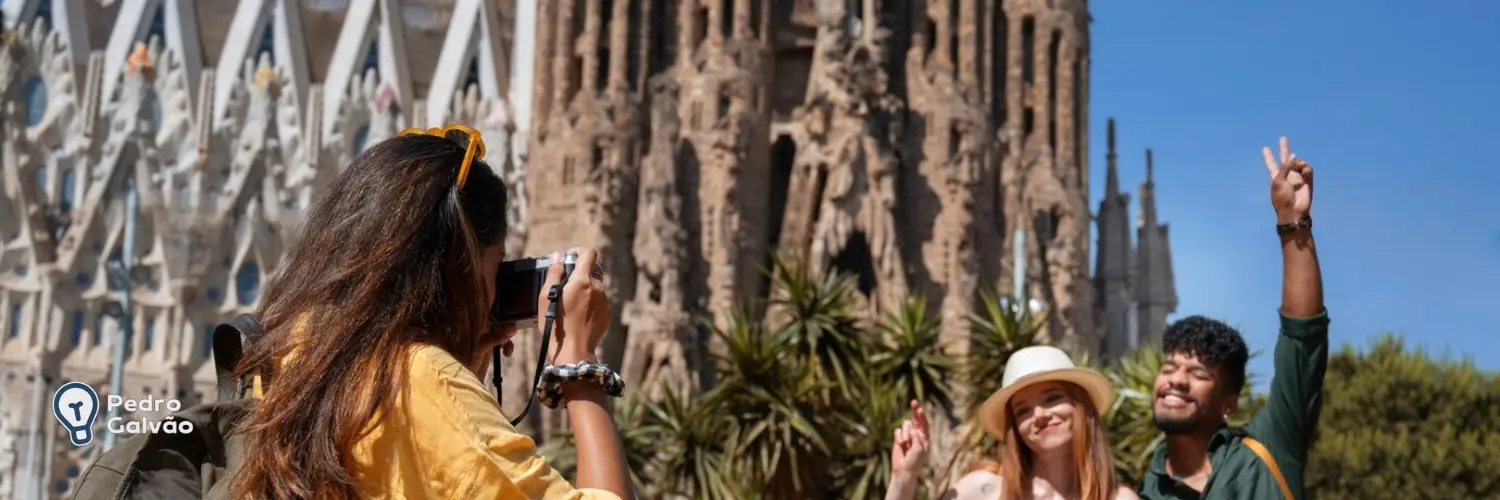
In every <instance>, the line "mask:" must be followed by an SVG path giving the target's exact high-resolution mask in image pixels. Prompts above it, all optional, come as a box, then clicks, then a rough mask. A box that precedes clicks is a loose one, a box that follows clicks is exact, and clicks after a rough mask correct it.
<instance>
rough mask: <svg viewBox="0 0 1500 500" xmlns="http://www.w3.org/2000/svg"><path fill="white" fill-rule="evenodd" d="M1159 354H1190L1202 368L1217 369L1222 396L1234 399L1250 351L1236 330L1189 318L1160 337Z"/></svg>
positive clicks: (1201, 317) (1219, 324)
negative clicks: (1199, 362)
mask: <svg viewBox="0 0 1500 500" xmlns="http://www.w3.org/2000/svg"><path fill="white" fill-rule="evenodd" d="M1161 348H1162V352H1165V353H1174V352H1180V353H1184V354H1192V355H1194V356H1197V357H1198V359H1199V360H1200V361H1202V362H1203V364H1205V365H1208V366H1210V367H1214V366H1217V367H1218V369H1219V376H1220V377H1221V379H1220V382H1222V383H1223V384H1224V385H1223V386H1221V389H1224V394H1229V395H1236V394H1239V393H1240V389H1243V388H1244V387H1245V363H1247V362H1249V361H1250V349H1249V348H1248V347H1245V339H1244V337H1241V336H1240V332H1239V330H1235V329H1234V327H1232V326H1229V325H1227V324H1224V322H1223V321H1219V320H1216V319H1209V318H1205V317H1203V316H1188V317H1186V318H1182V319H1180V320H1177V321H1176V322H1174V323H1172V324H1171V325H1170V326H1168V327H1167V331H1166V332H1165V333H1163V334H1162V336H1161Z"/></svg>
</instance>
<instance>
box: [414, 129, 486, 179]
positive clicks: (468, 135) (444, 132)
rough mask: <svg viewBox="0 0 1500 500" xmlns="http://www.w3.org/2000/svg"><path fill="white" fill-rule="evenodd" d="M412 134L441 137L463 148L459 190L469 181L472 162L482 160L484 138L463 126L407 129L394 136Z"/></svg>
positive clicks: (459, 169) (477, 132) (459, 170)
mask: <svg viewBox="0 0 1500 500" xmlns="http://www.w3.org/2000/svg"><path fill="white" fill-rule="evenodd" d="M454 132H457V133H459V134H463V135H462V136H461V137H463V138H464V139H465V140H459V139H455V138H454V137H453V135H452V134H453V133H454ZM413 134H416V135H431V136H436V137H442V138H444V139H448V140H450V141H453V142H456V143H458V144H459V145H460V146H463V147H464V163H463V165H461V166H459V167H458V188H459V189H463V188H464V183H465V182H467V181H468V180H469V167H472V166H474V160H483V159H484V137H483V136H481V135H480V134H479V131H478V130H474V129H472V128H469V127H466V126H463V125H458V124H449V125H448V126H446V127H443V128H437V127H433V128H429V129H420V128H409V129H406V130H402V131H401V133H399V134H396V135H397V136H403V135H413Z"/></svg>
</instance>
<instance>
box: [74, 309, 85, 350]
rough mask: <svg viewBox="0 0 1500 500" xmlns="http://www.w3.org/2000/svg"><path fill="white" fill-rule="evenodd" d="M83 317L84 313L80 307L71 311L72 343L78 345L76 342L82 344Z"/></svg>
mask: <svg viewBox="0 0 1500 500" xmlns="http://www.w3.org/2000/svg"><path fill="white" fill-rule="evenodd" d="M84 319H85V318H84V313H83V310H82V309H77V310H74V311H73V323H72V327H73V331H72V339H73V345H78V344H82V343H83V321H84Z"/></svg>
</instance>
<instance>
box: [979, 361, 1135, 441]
mask: <svg viewBox="0 0 1500 500" xmlns="http://www.w3.org/2000/svg"><path fill="white" fill-rule="evenodd" d="M1038 382H1068V383H1072V384H1074V385H1077V386H1078V387H1081V388H1083V391H1084V392H1085V393H1088V395H1089V399H1091V400H1092V401H1093V403H1094V408H1096V409H1098V411H1099V414H1100V416H1103V414H1104V413H1106V412H1108V411H1109V409H1110V406H1112V405H1113V404H1114V400H1115V390H1114V386H1112V385H1110V383H1109V379H1107V378H1104V376H1103V375H1100V374H1099V372H1096V371H1094V370H1090V369H1088V368H1079V367H1077V366H1075V365H1074V364H1073V358H1071V357H1069V356H1068V353H1066V352H1063V351H1062V349H1058V348H1056V347H1051V346H1033V347H1027V348H1024V349H1021V350H1019V351H1016V352H1015V353H1013V354H1011V355H1010V360H1009V361H1007V362H1006V364H1005V377H1004V379H1003V380H1002V383H1001V385H1000V390H998V391H995V394H994V395H992V396H990V398H989V400H986V401H985V402H984V406H981V407H980V408H979V422H980V423H981V424H983V425H984V430H985V431H987V432H989V433H990V435H992V436H995V437H996V438H998V439H1000V440H1001V441H1004V440H1005V439H1006V436H1008V435H1009V434H1010V432H1009V426H1010V413H1011V412H1010V398H1011V396H1015V395H1016V393H1017V392H1019V391H1020V390H1021V389H1024V388H1026V387H1029V386H1031V385H1032V384H1036V383H1038Z"/></svg>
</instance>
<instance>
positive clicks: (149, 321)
mask: <svg viewBox="0 0 1500 500" xmlns="http://www.w3.org/2000/svg"><path fill="white" fill-rule="evenodd" d="M155 341H156V316H146V335H145V337H143V338H141V350H142V351H149V350H151V345H152V344H154V343H156V342H155Z"/></svg>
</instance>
